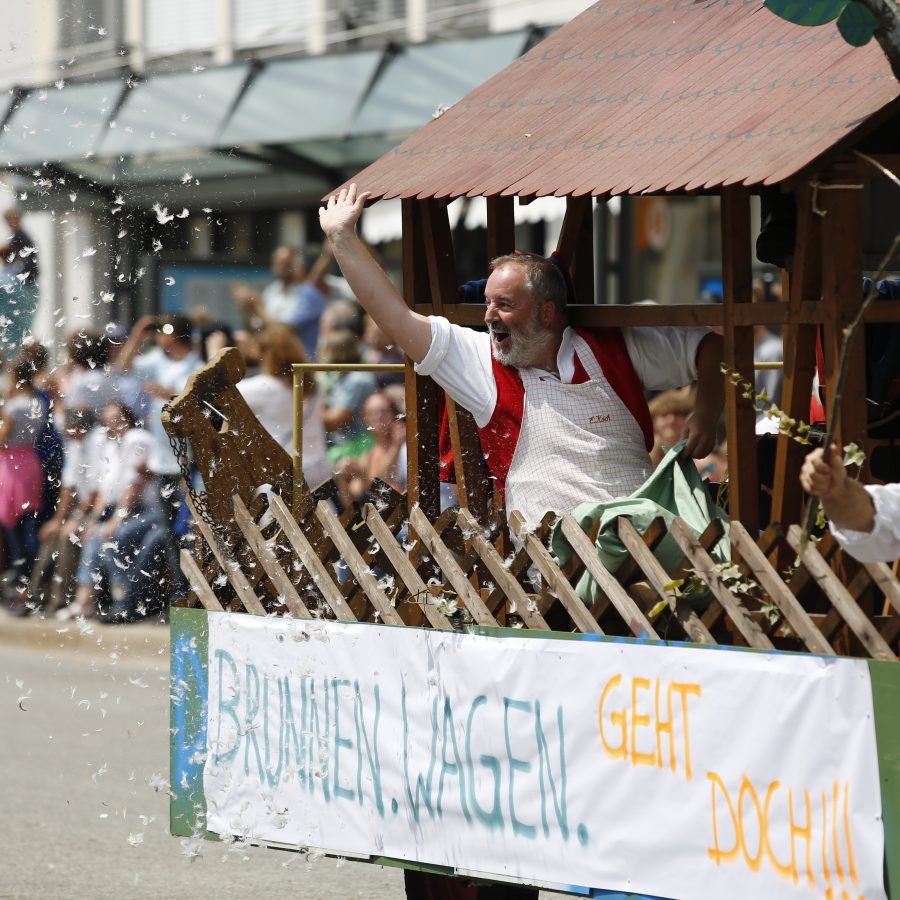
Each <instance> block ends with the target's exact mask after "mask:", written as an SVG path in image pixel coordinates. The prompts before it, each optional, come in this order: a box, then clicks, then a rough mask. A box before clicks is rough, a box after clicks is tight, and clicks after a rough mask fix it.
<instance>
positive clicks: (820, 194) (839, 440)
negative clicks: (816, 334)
mask: <svg viewBox="0 0 900 900" xmlns="http://www.w3.org/2000/svg"><path fill="white" fill-rule="evenodd" d="M816 193H817V205H818V208H819V209H821V210H823V211H824V213H825V215H824V216H823V217H822V302H823V304H824V310H823V312H824V317H825V326H824V332H825V335H824V340H823V349H824V351H825V412H826V415H827V414H828V413H829V412H830V409H831V400H832V397H833V393H832V386H833V384H834V382H835V379H836V378H837V373H838V363H839V360H840V355H841V346H842V344H843V342H844V329H845V328H846V327H847V326H848V325H849V324H850V322H851V321H852V320H853V317H854V316H855V315H856V312H857V310H858V309H859V307H860V306H861V305H862V302H863V299H864V298H863V292H862V250H861V243H860V193H861V192H860V191H859V190H855V189H854V188H848V187H838V186H837V185H835V186H826V187H824V188H819V190H818V191H817V192H816ZM848 363H849V364H848V367H847V375H846V379H845V381H844V390H843V396H844V400H843V403H842V404H841V409H840V412H839V414H838V421H837V422H836V423H831V422H829V423H828V424H829V426H832V425H834V426H836V427H833V431H834V440H835V443H836V444H837V445H838V447H843V446H844V445H845V444H846V443H848V442H850V441H855V442H856V443H857V444H859V445H860V446H863V445H864V444H865V441H866V404H865V400H864V398H865V396H866V370H865V343H864V340H863V329H862V328H860V330H859V331H858V332H857V334H856V337H855V338H854V340H853V345H852V347H851V350H850V355H849V358H848ZM861 477H862V478H863V479H866V478H867V477H868V465H866V466H864V467H863V472H862V475H861Z"/></svg>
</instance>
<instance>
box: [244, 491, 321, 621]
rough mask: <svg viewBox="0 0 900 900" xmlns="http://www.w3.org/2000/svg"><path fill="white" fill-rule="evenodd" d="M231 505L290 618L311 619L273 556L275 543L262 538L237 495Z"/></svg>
mask: <svg viewBox="0 0 900 900" xmlns="http://www.w3.org/2000/svg"><path fill="white" fill-rule="evenodd" d="M233 503H234V519H235V521H236V522H237V524H238V527H239V528H240V529H241V531H242V532H243V534H244V537H245V538H246V539H247V543H248V544H249V545H250V547H251V548H252V549H253V552H254V553H255V554H256V558H257V559H258V560H259V563H260V565H261V566H262V567H263V569H265V571H266V575H268V576H269V578H270V580H271V581H272V584H273V585H274V586H275V590H277V591H278V593H279V594H280V595H281V599H282V602H283V604H284V605H285V606H286V607H287V608H288V609H289V610H290V612H291V615H292V616H296V617H297V618H298V619H309V618H311V616H310V614H309V610H308V609H307V608H306V606H305V604H304V603H303V600H301V599H300V595H299V594H298V593H297V589H296V588H295V587H294V585H293V584H292V583H291V579H290V578H288V575H287V572H285V571H284V569H283V568H282V567H281V564H280V563H279V562H278V559H277V558H276V556H275V553H274V544H275V543H276V541H275V540H269V541H267V540H266V539H265V538H264V537H263V535H262V532H261V531H260V530H259V528H258V526H257V525H256V523H255V522H254V521H253V518H252V517H251V515H250V513H249V511H248V510H247V507H246V506H244V501H243V500H241V498H240V497H239V496H238V495H237V494H235V495H234V498H233Z"/></svg>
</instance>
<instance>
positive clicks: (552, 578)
mask: <svg viewBox="0 0 900 900" xmlns="http://www.w3.org/2000/svg"><path fill="white" fill-rule="evenodd" d="M509 524H510V527H511V528H512V530H513V532H514V533H515V535H516V537H518V538H519V540H520V541H522V543H523V545H524V548H525V550H526V552H527V553H528V556H529V557H530V558H531V560H532V562H533V563H534V565H535V566H536V567H537V569H538V571H539V572H540V573H541V577H542V578H543V579H544V580H545V581H547V583H548V584H549V585H550V587H551V589H552V590H553V592H554V593H555V594H556V596H557V597H559V602H560V603H561V604H562V605H563V607H564V608H565V610H566V612H567V613H568V614H569V617H570V618H571V620H572V623H573V624H574V625H575V627H576V628H577V629H578V630H579V631H580V632H581V633H582V634H603V630H602V629H601V628H600V626H599V625H598V624H597V623H596V622H595V621H594V617H593V616H592V615H591V612H590V610H589V609H588V608H587V607H586V606H585V605H584V602H583V601H582V599H581V598H580V597H579V596H578V594H576V593H575V589H574V588H573V587H572V585H571V584H569V582H568V581H567V580H566V578H565V577H564V576H563V574H562V572H560V570H559V566H557V565H556V563H555V562H554V560H553V557H552V556H551V555H550V552H549V551H548V550H547V548H546V547H545V546H544V545H543V544H542V543H541V542H540V541H539V540H538V539H537V538H536V537H535V535H534V534H533V533H532V532H531V531H529V530H528V529H527V528H526V527H525V520H524V519H523V518H522V514H521V513H520V512H518V511H517V510H513V512H512V515H511V516H510V518H509ZM577 558H578V557H577V556H576V555H574V554H573V559H577Z"/></svg>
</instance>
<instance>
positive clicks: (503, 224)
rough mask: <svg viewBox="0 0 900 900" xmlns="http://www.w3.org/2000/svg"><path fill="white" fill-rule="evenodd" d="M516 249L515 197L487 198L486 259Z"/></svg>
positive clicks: (503, 254) (494, 257)
mask: <svg viewBox="0 0 900 900" xmlns="http://www.w3.org/2000/svg"><path fill="white" fill-rule="evenodd" d="M515 249H516V219H515V197H498V196H494V197H488V198H487V253H488V259H489V260H491V259H496V258H497V257H498V256H505V255H506V254H507V253H512V252H513V250H515Z"/></svg>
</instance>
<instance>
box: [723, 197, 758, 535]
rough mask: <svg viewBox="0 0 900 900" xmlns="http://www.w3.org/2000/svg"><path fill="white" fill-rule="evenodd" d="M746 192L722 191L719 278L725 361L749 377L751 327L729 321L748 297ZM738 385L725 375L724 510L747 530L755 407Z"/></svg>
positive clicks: (753, 484)
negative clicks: (725, 449) (726, 499)
mask: <svg viewBox="0 0 900 900" xmlns="http://www.w3.org/2000/svg"><path fill="white" fill-rule="evenodd" d="M752 274H753V273H752V264H751V260H750V192H749V191H748V190H747V188H745V187H744V186H743V185H733V186H731V187H726V188H723V190H722V281H723V289H724V294H725V364H726V365H727V366H728V368H729V369H730V370H731V371H732V372H738V373H740V375H741V377H742V379H743V380H744V381H750V382H751V383H752V381H753V331H752V329H751V328H749V327H747V326H738V325H737V324H736V322H735V307H738V306H745V305H749V303H750V300H751V281H752ZM742 392H743V389H742V388H741V387H740V386H739V385H735V384H733V383H732V381H731V379H730V378H728V377H727V376H726V378H725V410H726V412H725V416H726V426H727V433H728V478H729V488H728V511H729V513H730V515H731V518H732V519H739V520H740V521H741V522H743V523H744V525H745V526H746V528H747V530H748V531H749V532H750V533H751V534H756V531H757V529H758V526H759V497H758V496H757V492H758V491H759V481H758V478H757V466H756V412H755V411H754V409H753V404H752V401H750V400H746V399H744V398H743V397H742V396H741V394H742Z"/></svg>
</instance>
